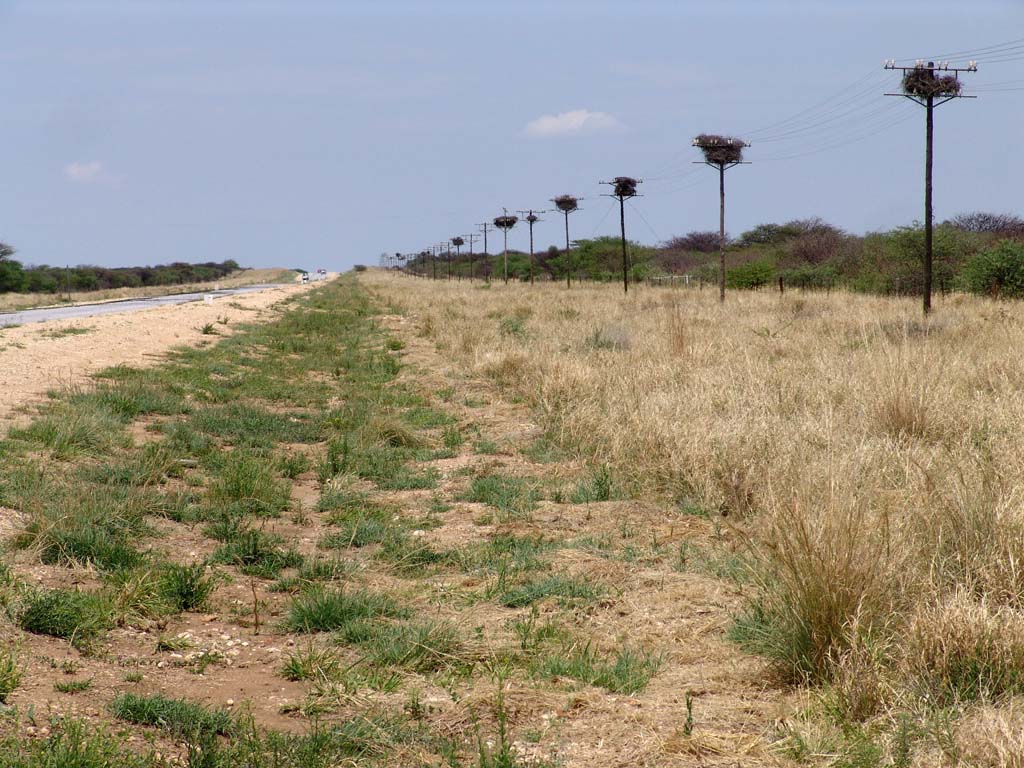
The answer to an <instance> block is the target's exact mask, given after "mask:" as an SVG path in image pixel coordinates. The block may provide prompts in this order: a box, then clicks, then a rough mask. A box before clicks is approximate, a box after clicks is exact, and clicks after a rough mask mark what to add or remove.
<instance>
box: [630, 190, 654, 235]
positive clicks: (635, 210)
mask: <svg viewBox="0 0 1024 768" xmlns="http://www.w3.org/2000/svg"><path fill="white" fill-rule="evenodd" d="M628 202H629V209H630V210H631V211H633V212H635V213H636V215H637V216H639V217H640V220H641V221H642V222H643V223H644V224H646V225H647V228H648V229H649V230H651V234H652V235H654V239H655V240H657V241H658V242H661V235H659V234H658V233H657V232H655V231H654V227H652V226H651V222H649V221H648V220H647V217H646V216H644V215H643V214H642V213H641V212H640V209H639V208H637V207H636V205H634V204H633V201H632V200H629V201H628Z"/></svg>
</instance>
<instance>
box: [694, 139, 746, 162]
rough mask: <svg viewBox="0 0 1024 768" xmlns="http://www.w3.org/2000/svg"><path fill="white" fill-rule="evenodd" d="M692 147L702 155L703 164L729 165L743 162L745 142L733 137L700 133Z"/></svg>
mask: <svg viewBox="0 0 1024 768" xmlns="http://www.w3.org/2000/svg"><path fill="white" fill-rule="evenodd" d="M693 146H695V147H697V149H699V150H700V151H701V152H703V153H704V162H706V163H711V164H712V165H731V164H732V163H739V162H742V161H743V147H745V146H746V142H745V141H743V139H737V138H735V137H733V136H716V135H715V134H713V133H702V134H701V135H700V136H698V137H697V138H695V139H694V140H693Z"/></svg>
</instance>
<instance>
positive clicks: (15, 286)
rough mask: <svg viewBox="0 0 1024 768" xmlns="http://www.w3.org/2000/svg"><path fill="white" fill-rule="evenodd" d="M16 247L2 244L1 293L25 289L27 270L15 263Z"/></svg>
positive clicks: (0, 248) (0, 249)
mask: <svg viewBox="0 0 1024 768" xmlns="http://www.w3.org/2000/svg"><path fill="white" fill-rule="evenodd" d="M13 255H14V247H13V246H10V245H8V244H7V243H3V242H0V293H8V292H10V291H21V290H23V289H24V287H25V270H23V269H22V268H21V264H20V263H19V262H17V261H14V260H13V259H12V258H11V256H13Z"/></svg>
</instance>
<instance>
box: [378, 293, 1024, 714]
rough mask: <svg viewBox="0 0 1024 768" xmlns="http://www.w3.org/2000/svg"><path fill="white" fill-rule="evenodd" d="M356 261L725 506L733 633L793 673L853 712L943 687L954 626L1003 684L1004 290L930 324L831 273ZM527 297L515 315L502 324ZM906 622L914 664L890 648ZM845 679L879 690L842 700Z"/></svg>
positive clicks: (488, 364) (504, 372)
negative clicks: (743, 634) (830, 280)
mask: <svg viewBox="0 0 1024 768" xmlns="http://www.w3.org/2000/svg"><path fill="white" fill-rule="evenodd" d="M361 279H365V280H366V282H367V284H368V285H369V286H370V287H371V288H372V289H373V290H374V291H375V292H377V293H378V294H379V295H380V296H381V297H382V298H383V299H384V301H385V302H388V303H392V304H394V305H396V306H399V305H400V306H403V307H406V308H407V312H408V313H409V315H410V319H411V320H412V322H413V323H414V324H418V326H419V327H423V326H424V325H426V324H428V323H429V324H430V326H431V336H430V338H432V340H433V341H434V343H436V344H439V345H440V344H446V345H447V346H446V347H445V354H446V355H449V356H451V358H452V362H453V363H454V364H458V365H460V366H462V367H463V368H464V369H465V370H467V371H469V372H471V373H475V374H485V375H489V376H492V377H493V378H494V380H495V381H496V382H497V383H498V384H499V386H500V387H501V388H503V389H504V390H506V391H507V392H508V394H509V395H510V396H513V395H514V396H516V397H518V398H522V399H524V400H525V401H526V402H527V403H529V404H530V405H531V406H533V407H534V409H535V411H536V413H537V419H538V421H539V422H540V425H541V426H542V427H543V428H544V429H545V430H546V431H547V432H548V433H549V434H551V435H554V436H555V437H556V438H557V439H559V440H560V441H561V442H562V443H564V444H565V445H567V446H568V447H570V448H571V450H573V451H574V452H576V453H579V454H581V455H589V456H591V457H593V458H594V459H595V460H596V461H598V462H599V463H601V464H607V465H608V466H609V467H610V468H611V470H612V471H613V472H614V474H615V476H616V478H617V479H619V480H620V482H622V483H624V484H627V485H630V486H631V487H629V488H624V489H623V490H628V491H630V492H632V493H636V494H641V495H649V496H652V497H660V498H663V499H687V500H692V501H695V502H697V503H699V504H701V505H702V506H703V507H705V508H706V509H708V510H716V511H718V512H721V513H725V514H726V518H725V519H726V521H727V522H728V523H729V524H730V525H733V526H735V527H736V528H737V530H739V531H741V532H742V533H743V535H744V536H746V537H747V538H748V539H749V541H750V543H751V547H752V549H753V551H754V552H756V553H757V555H758V558H757V561H758V563H759V567H760V578H759V580H758V584H759V589H758V590H757V594H756V595H755V596H754V597H755V599H754V600H753V601H752V603H751V607H750V612H748V613H747V614H744V617H743V618H744V619H749V621H747V624H746V627H745V628H746V629H747V630H750V632H749V633H748V639H751V638H754V639H756V641H757V643H758V644H759V646H760V650H762V651H763V652H766V653H769V654H770V655H771V656H772V658H774V659H775V660H776V662H777V663H778V665H779V668H780V669H781V670H783V671H784V672H786V674H787V676H788V677H789V678H790V679H810V680H830V681H832V682H831V685H833V686H835V687H837V688H841V689H844V690H846V691H847V694H843V696H844V697H845V699H844V700H845V701H846V703H845V704H843V707H844V708H845V709H846V711H849V712H850V713H852V714H851V716H852V717H861V716H866V715H865V713H867V712H872V711H875V710H876V709H877V708H878V707H879V706H883V707H884V705H879V704H878V700H879V699H885V700H886V701H888V702H890V703H891V702H894V701H898V700H901V699H902V700H909V699H912V698H913V696H914V692H915V691H917V690H918V689H919V687H920V686H921V685H922V684H923V683H922V681H930V682H928V685H929V686H933V688H934V687H935V686H938V687H937V688H934V690H935V691H938V692H941V690H942V686H941V685H940V684H939V683H938V682H936V681H941V680H943V679H944V678H943V677H942V675H944V674H947V672H942V670H943V669H947V670H949V671H948V675H952V674H953V672H952V670H951V667H949V665H950V664H952V663H953V662H952V659H954V658H955V657H954V656H952V655H950V654H952V653H953V649H954V648H957V647H960V646H959V645H957V643H961V641H962V642H963V643H967V645H966V646H964V647H965V648H974V651H971V653H974V654H975V657H977V658H981V659H989V661H986V662H985V663H986V664H991V665H994V666H990V667H988V668H987V669H988V670H989V672H987V673H986V674H989V673H991V674H992V677H991V678H986V681H985V682H984V686H985V689H986V690H991V689H992V688H993V686H994V685H995V683H996V682H998V683H999V686H997V687H1001V688H1003V689H1006V688H1007V685H1006V684H1005V677H1000V674H1002V673H999V674H996V672H995V671H993V670H1000V669H1003V667H1001V666H1000V665H1001V664H1003V661H1004V660H1005V659H1015V658H1016V656H1015V654H1016V652H1017V651H1016V646H1015V645H1014V643H1010V645H1008V646H1001V645H999V644H998V643H996V644H995V645H992V646H991V647H990V646H986V645H985V643H987V642H989V641H988V640H986V639H985V638H987V637H989V636H988V635H986V634H985V633H986V632H988V631H989V629H991V628H992V627H998V628H999V632H1001V633H1003V634H1004V635H1005V633H1006V632H1016V631H1017V629H1016V627H1017V624H1016V623H1015V622H1016V618H1014V617H1015V616H1016V611H1018V610H1021V609H1022V608H1024V599H1022V596H1024V563H1022V561H1021V559H1022V557H1024V556H1022V555H1021V552H1024V498H1022V494H1024V432H1022V430H1021V428H1020V425H1021V424H1024V356H1022V355H1020V354H1019V353H1018V350H1020V349H1021V348H1024V307H1022V306H1021V305H1018V304H1005V303H1004V304H996V303H994V302H991V301H989V300H986V299H980V298H975V297H970V296H954V297H950V298H948V299H943V300H942V301H941V303H940V305H939V306H938V307H937V315H938V318H939V319H938V320H930V321H927V322H926V321H921V320H920V315H919V307H918V305H917V303H916V302H915V301H914V300H911V299H906V300H905V299H899V298H880V297H872V296H863V295H855V294H847V293H843V292H834V293H832V294H831V295H828V296H825V295H820V294H799V293H793V292H790V293H787V294H786V296H784V297H779V296H778V295H773V294H770V293H767V292H765V293H757V292H735V293H733V294H732V295H731V297H730V298H729V300H728V301H727V302H726V303H725V304H724V305H720V304H719V303H718V301H717V297H716V296H715V295H714V292H713V291H699V290H696V289H691V290H678V291H669V290H666V289H661V288H653V287H648V286H643V285H640V286H636V288H635V290H631V291H630V294H629V295H628V296H623V295H622V294H621V293H617V292H616V291H615V289H614V286H605V285H594V284H583V285H580V286H578V287H577V286H574V287H573V290H572V291H566V290H565V289H563V288H562V287H561V286H557V285H552V284H537V285H536V286H534V287H532V288H531V287H530V286H526V285H518V284H514V285H510V286H507V287H506V286H494V287H493V288H492V289H491V290H487V291H482V290H478V289H477V288H475V287H473V286H470V285H468V284H466V283H462V284H458V283H447V282H444V283H440V282H438V283H430V282H426V281H417V280H407V279H402V278H396V277H394V276H389V275H383V274H367V275H366V276H365V277H364V278H361ZM523 306H528V307H530V308H532V312H531V313H530V315H529V318H528V321H526V323H525V328H526V330H527V333H524V334H516V333H502V332H501V329H500V322H499V321H498V320H497V319H496V318H508V317H515V316H516V311H517V308H520V307H523ZM452 308H454V309H457V312H452V311H449V310H450V309H452ZM456 315H457V317H456ZM595 328H597V329H608V328H614V329H616V333H617V334H619V335H620V336H621V337H622V338H626V339H628V340H629V343H628V344H614V343H601V342H602V339H603V336H601V337H598V338H597V341H598V343H594V339H595V337H594V329H595ZM949 595H961V597H960V598H958V599H959V600H960V601H961V602H960V603H956V605H958V606H959V608H957V611H959V613H957V612H956V611H954V609H953V608H951V607H950V604H949V599H948V596H949ZM916 605H925V606H931V607H930V608H929V609H928V611H927V612H925V613H919V612H915V611H914V610H913V606H916ZM970 606H973V607H970ZM978 606H983V607H984V611H986V612H987V613H985V614H984V615H983V614H982V613H981V611H982V608H979V607H978ZM986 616H987V617H988V618H985V617H986ZM958 622H959V623H958ZM986 622H989V623H986ZM992 622H994V623H992ZM743 625H744V621H743V620H741V621H740V622H739V625H738V626H739V627H743ZM929 625H934V632H933V633H931V634H929V632H927V631H925V630H926V629H927V628H928V627H929ZM912 629H913V631H914V632H916V634H915V635H914V637H915V638H916V639H915V642H916V643H917V645H916V646H915V648H917V649H918V651H917V652H918V654H919V662H917V664H916V666H912V665H910V663H909V660H908V659H906V658H903V657H901V656H900V655H899V654H894V653H889V650H888V649H891V648H892V647H893V645H894V644H895V645H896V646H902V645H903V644H904V643H903V640H904V638H905V637H907V636H909V633H911V630H912ZM940 629H941V631H940ZM958 633H959V634H958ZM965 633H966V634H965ZM971 633H974V634H971ZM969 638H975V640H971V641H970V643H975V645H970V643H968V639H969ZM992 642H993V643H995V642H996V641H995V640H992ZM1014 642H1016V641H1014ZM979 644H980V645H979ZM866 648H873V649H876V650H877V649H882V650H878V651H877V653H876V652H875V651H871V652H868V651H867V650H865V649H866ZM899 659H902V661H899ZM929 670H932V671H929ZM993 681H995V682H993ZM999 681H1004V682H999ZM859 684H862V686H861V687H863V688H864V689H865V690H869V689H870V690H872V691H875V693H872V694H871V695H866V697H865V700H863V701H859V700H857V697H852V698H851V695H852V692H855V691H857V690H858V685H859ZM938 692H936V693H935V694H934V695H936V696H937V695H939V694H938ZM848 694H849V695H848ZM957 695H960V694H957Z"/></svg>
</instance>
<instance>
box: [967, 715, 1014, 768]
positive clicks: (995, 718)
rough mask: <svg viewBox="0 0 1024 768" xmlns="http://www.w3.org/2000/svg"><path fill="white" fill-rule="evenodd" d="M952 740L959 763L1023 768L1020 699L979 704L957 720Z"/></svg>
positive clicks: (982, 766) (979, 766)
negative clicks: (979, 705) (1003, 705)
mask: <svg viewBox="0 0 1024 768" xmlns="http://www.w3.org/2000/svg"><path fill="white" fill-rule="evenodd" d="M955 740H956V742H955V743H956V751H957V753H958V757H959V760H960V761H961V762H960V763H959V765H963V766H973V767H974V768H1024V702H1022V701H1021V700H1013V701H1010V702H1009V703H1008V705H1007V706H1005V707H1002V708H997V707H992V706H986V707H981V708H979V709H978V711H976V712H974V713H972V714H970V715H969V716H968V717H966V718H965V719H964V720H963V721H962V722H961V723H960V726H959V727H958V728H957V730H956V734H955Z"/></svg>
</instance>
